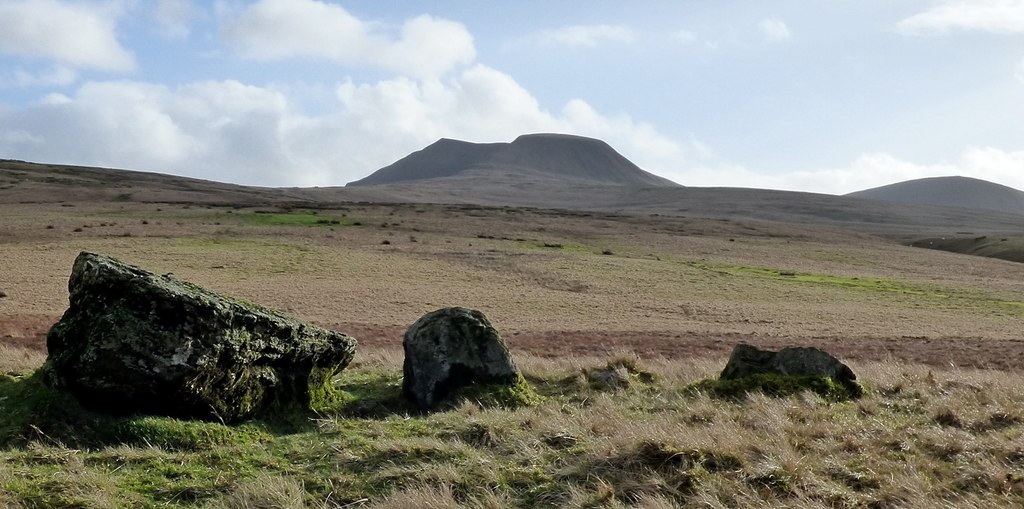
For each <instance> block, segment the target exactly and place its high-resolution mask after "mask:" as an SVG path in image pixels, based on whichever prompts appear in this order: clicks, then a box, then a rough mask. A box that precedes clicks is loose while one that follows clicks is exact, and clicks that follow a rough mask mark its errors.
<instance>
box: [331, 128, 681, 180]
mask: <svg viewBox="0 0 1024 509" xmlns="http://www.w3.org/2000/svg"><path fill="white" fill-rule="evenodd" d="M467 174H473V175H474V176H475V177H477V178H486V177H487V176H489V175H496V176H503V177H509V176H513V175H518V176H521V177H523V179H528V178H542V179H543V178H548V179H564V180H572V181H575V183H593V184H605V185H619V186H630V187H680V186H679V184H677V183H675V182H672V181H671V180H668V179H666V178H663V177H659V176H657V175H654V174H653V173H650V172H647V171H645V170H643V169H641V168H640V167H639V166H637V165H636V164H634V163H633V162H632V161H630V160H629V159H627V158H626V157H624V156H623V155H622V154H619V153H618V152H617V151H616V150H615V149H614V148H612V147H611V146H610V145H608V144H607V143H606V142H604V141H602V140H599V139H596V138H587V137H583V136H574V135H569V134H554V133H535V134H524V135H521V136H519V137H517V138H516V139H515V140H513V141H512V142H510V143H472V142H467V141H461V140H453V139H449V138H441V139H439V140H438V141H436V142H434V143H432V144H430V145H428V146H426V147H424V148H423V149H420V150H417V151H415V152H413V153H411V154H409V155H407V156H405V157H403V158H401V159H399V160H397V161H395V162H394V163H392V164H390V165H388V166H385V167H383V168H381V169H379V170H377V171H375V172H374V173H372V174H370V175H369V176H367V177H364V178H362V179H359V180H356V181H353V182H349V183H348V184H347V185H346V187H348V186H352V187H360V186H370V185H389V184H401V183H407V182H414V181H424V180H434V179H444V178H454V177H460V176H465V175H467Z"/></svg>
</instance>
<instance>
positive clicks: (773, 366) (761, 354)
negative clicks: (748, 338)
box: [719, 344, 857, 384]
mask: <svg viewBox="0 0 1024 509" xmlns="http://www.w3.org/2000/svg"><path fill="white" fill-rule="evenodd" d="M757 374H772V375H812V376H827V377H831V378H832V379H833V380H835V381H836V382H840V383H843V384H852V383H854V381H855V380H857V376H856V375H854V374H853V370H851V369H850V367H849V366H847V365H846V364H843V363H842V362H840V361H839V360H838V359H836V358H835V357H832V356H831V355H829V354H827V353H825V352H823V351H821V350H819V349H817V348H811V347H789V348H783V349H782V350H779V351H778V352H773V351H770V350H761V349H759V348H757V347H755V346H752V345H747V344H739V345H736V347H735V348H733V350H732V354H730V355H729V362H728V363H726V365H725V369H723V370H722V374H721V375H720V376H719V378H720V379H722V380H735V379H739V378H744V377H747V376H750V375H757Z"/></svg>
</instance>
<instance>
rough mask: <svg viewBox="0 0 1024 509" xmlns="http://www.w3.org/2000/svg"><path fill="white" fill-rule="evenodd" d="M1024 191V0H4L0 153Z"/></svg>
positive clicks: (231, 167)
mask: <svg viewBox="0 0 1024 509" xmlns="http://www.w3.org/2000/svg"><path fill="white" fill-rule="evenodd" d="M529 132H567V133H574V134H579V135H584V136H593V137H598V138H601V139H604V140H605V141H607V142H609V143H610V144H611V145H612V146H614V147H615V148H616V149H618V150H619V151H620V152H622V153H623V154H624V155H626V156H627V157H629V158H630V159H632V160H633V161H634V162H636V163H637V164H639V165H640V166H641V167H643V168H645V169H647V170H649V171H652V172H654V173H657V174H659V175H663V176H665V177H668V178H670V179H672V180H675V181H677V182H679V183H681V184H684V185H692V186H721V185H726V186H740V187H761V188H774V189H790V190H799V191H813V192H826V193H845V192H850V191H855V190H859V189H865V188H869V187H874V186H878V185H883V184H888V183H892V182H897V181H901V180H907V179H912V178H921V177H927V176H938V175H965V176H973V177H977V178H982V179H986V180H991V181H994V182H999V183H1002V184H1005V185H1009V186H1013V187H1016V188H1018V189H1024V0H827V1H821V0H801V1H780V0H758V1H740V0H737V1H730V2H714V1H710V0H679V1H657V2H655V1H638V2H621V1H600V0H590V1H587V2H550V1H545V2H541V1H517V2H473V1H441V2H429V3H428V2H409V1H397V2H380V1H369V0H360V1H351V2H345V1H327V0H259V1H241V0H221V1H215V2H206V1H198V0H79V1H75V0H0V158H14V159H25V160H32V161H40V162H54V163H69V164H82V165H98V166H110V167H119V168H131V169H139V170H147V171H158V172H164V173H171V174H178V175H187V176H193V177H200V178H207V179H213V180H220V181H228V182H236V183H242V184H256V185H268V186H311V185H320V186H326V185H341V184H344V183H346V182H349V181H352V180H356V179H358V178H361V177H363V176H365V175H367V174H369V173H371V172H372V171H374V170H376V169H378V168H380V167H382V166H384V165H387V164H389V163H391V162H393V161H394V160H396V159H398V158H400V157H402V156H404V155H406V154H408V153H409V152H411V151H414V150H418V149H420V148H422V147H424V146H426V145H428V144H430V143H432V142H433V141H435V140H437V139H438V138H441V137H448V138H456V139H463V140H468V141H477V142H493V141H511V140H512V139H514V138H515V137H516V136H517V135H519V134H522V133H529Z"/></svg>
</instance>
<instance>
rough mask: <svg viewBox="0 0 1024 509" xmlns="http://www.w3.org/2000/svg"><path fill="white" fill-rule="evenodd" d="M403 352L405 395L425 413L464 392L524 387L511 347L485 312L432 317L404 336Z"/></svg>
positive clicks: (448, 312)
mask: <svg viewBox="0 0 1024 509" xmlns="http://www.w3.org/2000/svg"><path fill="white" fill-rule="evenodd" d="M402 346H403V348H404V350H405V363H404V365H403V371H404V375H405V378H404V380H403V382H402V391H403V392H404V394H405V395H406V397H407V398H409V399H410V400H412V401H413V402H414V403H416V405H417V406H419V407H420V408H421V409H424V410H427V409H431V408H434V407H436V406H437V405H438V404H439V403H441V402H442V401H444V400H445V399H446V398H447V397H448V396H450V395H451V394H452V392H454V391H456V390H457V389H459V388H462V387H467V386H470V385H473V384H480V385H491V384H495V385H499V386H501V385H506V386H516V385H517V384H519V383H521V379H522V377H521V376H520V374H519V372H518V370H517V369H516V366H515V363H514V362H513V361H512V356H511V355H510V354H509V351H508V347H506V346H505V342H504V341H502V339H501V337H500V336H499V335H498V332H497V331H496V330H495V329H494V327H492V326H491V323H490V322H489V321H487V318H486V317H485V316H484V314H483V313H481V312H480V311H476V310H472V309H466V308H459V307H453V308H445V309H439V310H437V311H434V312H432V313H428V314H426V315H424V316H423V317H421V318H420V319H419V320H417V321H416V323H414V324H412V326H410V327H409V329H408V330H407V331H406V332H405V339H404V341H403V342H402Z"/></svg>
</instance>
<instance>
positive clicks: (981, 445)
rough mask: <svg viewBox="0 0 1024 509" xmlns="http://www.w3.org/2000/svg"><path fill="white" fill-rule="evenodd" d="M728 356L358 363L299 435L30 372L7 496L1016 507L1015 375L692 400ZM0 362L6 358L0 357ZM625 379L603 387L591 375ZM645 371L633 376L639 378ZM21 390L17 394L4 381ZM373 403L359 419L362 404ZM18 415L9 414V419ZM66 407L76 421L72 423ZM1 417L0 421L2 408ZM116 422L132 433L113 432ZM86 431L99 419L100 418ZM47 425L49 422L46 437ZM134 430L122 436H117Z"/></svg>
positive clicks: (1, 480)
mask: <svg viewBox="0 0 1024 509" xmlns="http://www.w3.org/2000/svg"><path fill="white" fill-rule="evenodd" d="M722 362H723V360H721V359H715V360H685V361H670V360H663V359H649V360H648V359H639V358H637V357H636V356H633V355H630V354H628V353H626V354H619V355H615V356H613V357H612V358H610V359H609V358H604V359H598V358H567V359H558V360H546V359H537V358H521V359H519V365H520V367H521V368H522V369H523V371H524V375H525V377H526V379H527V380H528V381H529V384H530V385H531V387H532V388H533V390H535V391H536V392H537V393H538V394H539V395H540V396H541V397H542V400H541V401H538V402H536V403H535V404H533V405H528V406H518V407H515V408H510V409H509V408H503V407H501V406H495V405H486V404H483V403H481V402H480V401H478V400H475V399H472V398H467V399H463V400H462V401H461V403H458V404H455V405H454V406H453V407H452V408H450V409H448V410H445V411H441V412H436V413H430V414H420V413H414V412H412V411H411V410H410V408H409V407H407V406H403V404H402V402H401V401H400V399H398V398H396V396H395V394H396V390H398V389H400V386H398V385H396V384H400V378H399V377H398V376H397V375H396V373H399V372H400V366H401V359H400V353H397V352H391V351H381V352H375V353H369V354H366V355H361V356H360V357H359V358H357V360H356V361H355V362H354V363H353V365H352V366H351V367H350V368H349V369H348V370H347V371H346V372H345V373H344V375H343V377H342V379H341V380H339V385H340V386H341V387H343V388H344V389H345V390H346V391H347V393H348V396H349V400H348V402H347V403H346V404H345V405H343V406H342V407H340V408H339V409H338V411H336V412H332V413H327V414H322V415H313V416H307V417H306V419H307V422H308V426H291V427H281V426H275V425H272V424H269V423H260V422H253V423H248V424H245V425H242V426H235V427H229V426H223V425H220V424H216V423H189V422H185V421H177V420H173V419H164V418H154V417H142V418H133V419H131V420H128V421H119V422H120V425H121V427H120V428H119V427H117V426H111V424H114V423H113V422H111V421H109V420H108V421H103V420H102V418H99V417H95V416H93V417H92V418H94V419H99V421H97V422H99V423H100V424H104V423H105V425H103V426H98V425H93V426H91V427H90V426H86V425H83V424H82V423H83V422H85V423H87V422H88V421H81V422H79V423H78V425H76V426H70V427H69V426H66V424H69V423H67V422H65V423H64V424H65V426H61V425H59V423H58V422H54V421H60V420H62V419H63V420H67V419H75V418H78V419H81V418H82V417H81V415H80V414H78V413H77V412H79V411H80V410H76V409H75V408H73V407H74V403H73V401H67V400H60V401H61V405H59V407H60V408H61V411H60V412H57V411H56V410H54V407H52V406H51V407H47V406H46V405H45V404H44V403H45V402H46V401H45V400H46V399H47V398H55V397H57V396H54V395H50V396H47V394H46V393H45V392H40V391H38V390H37V391H36V392H34V394H35V397H36V399H35V400H22V401H21V402H16V401H14V400H16V399H18V397H19V394H22V395H24V394H26V393H32V391H29V390H28V389H29V388H31V384H33V383H34V378H35V377H32V376H21V377H11V376H9V377H8V378H7V379H6V381H5V383H4V384H3V386H2V391H0V392H2V394H0V398H3V399H0V406H2V407H3V413H2V414H0V415H3V416H4V417H2V419H4V420H5V421H6V422H5V423H4V426H5V429H8V433H7V434H6V435H5V438H4V440H3V447H2V448H0V503H2V504H3V505H5V506H9V507H210V508H218V509H220V508H285V509H292V508H323V507H381V508H383V507H438V508H447V507H478V508H500V507H580V508H583V507H641V508H668V507H694V506H699V507H873V508H885V507H1013V506H1020V505H1021V504H1024V410H1022V409H1024V384H1022V382H1024V375H1021V374H1017V373H1006V372H994V371H977V370H952V369H943V370H938V369H935V368H928V367H925V366H918V365H902V364H895V363H873V364H864V365H855V366H853V368H854V370H855V371H856V372H857V373H858V376H859V377H860V379H861V380H864V381H865V382H866V383H868V384H869V385H870V386H871V388H872V390H871V391H869V392H867V393H866V394H864V395H863V396H862V397H861V398H860V399H857V400H853V401H843V402H834V401H831V400H829V399H827V398H824V397H822V396H820V395H818V394H816V393H815V392H813V391H803V392H797V393H793V394H789V395H786V396H783V397H776V396H770V395H767V394H764V393H762V392H757V391H752V392H748V393H746V394H745V395H743V396H742V397H736V398H731V399H726V400H723V399H719V398H715V397H713V396H712V395H710V394H708V393H707V392H701V391H696V392H695V391H693V390H692V389H691V386H692V384H694V383H695V382H697V381H699V380H703V379H707V378H709V377H713V376H714V375H715V374H717V372H718V370H719V369H720V368H721V365H722ZM4 368H5V369H7V367H6V366H5V367H4ZM608 369H613V370H616V369H617V370H621V371H622V372H624V373H625V376H627V377H629V378H628V379H629V380H630V383H628V384H626V385H624V386H619V387H615V388H614V389H609V388H607V387H604V386H596V385H594V384H592V383H591V382H590V381H589V380H588V377H587V374H588V373H590V372H594V371H601V370H608ZM642 374H643V376H642V379H641V375H642ZM19 390H20V391H22V392H21V393H19V392H18V391H19ZM365 409H370V411H364V410H365ZM19 415H20V417H18V416H19ZM76 415H77V417H76ZM12 416H14V417H12ZM126 423H127V424H126ZM94 424H95V423H94ZM51 430H52V431H53V432H52V433H51V432H50V431H51ZM129 431H130V432H129Z"/></svg>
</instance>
